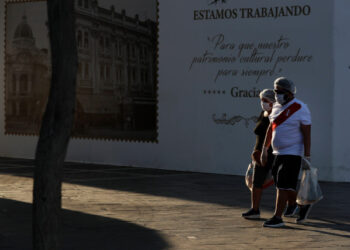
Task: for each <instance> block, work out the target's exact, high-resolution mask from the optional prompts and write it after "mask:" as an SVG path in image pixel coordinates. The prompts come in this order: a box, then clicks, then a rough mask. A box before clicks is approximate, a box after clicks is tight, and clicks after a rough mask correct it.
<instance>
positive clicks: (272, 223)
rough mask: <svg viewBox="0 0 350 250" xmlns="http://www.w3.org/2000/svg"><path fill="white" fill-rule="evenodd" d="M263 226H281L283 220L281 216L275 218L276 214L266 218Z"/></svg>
mask: <svg viewBox="0 0 350 250" xmlns="http://www.w3.org/2000/svg"><path fill="white" fill-rule="evenodd" d="M263 226H264V227H283V226H284V222H283V220H282V218H277V217H276V216H273V217H272V218H271V219H268V220H267V221H265V222H264V224H263Z"/></svg>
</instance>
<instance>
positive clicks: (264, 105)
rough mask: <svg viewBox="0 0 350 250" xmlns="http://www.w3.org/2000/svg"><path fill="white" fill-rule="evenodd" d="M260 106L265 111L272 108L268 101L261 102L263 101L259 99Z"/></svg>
mask: <svg viewBox="0 0 350 250" xmlns="http://www.w3.org/2000/svg"><path fill="white" fill-rule="evenodd" d="M261 108H262V110H264V111H267V112H269V111H271V109H272V107H271V106H270V103H268V102H263V101H261Z"/></svg>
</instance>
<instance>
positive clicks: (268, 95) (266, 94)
mask: <svg viewBox="0 0 350 250" xmlns="http://www.w3.org/2000/svg"><path fill="white" fill-rule="evenodd" d="M259 96H260V99H262V98H265V99H267V100H269V101H270V102H271V103H274V102H275V101H276V100H275V92H273V90H272V89H264V90H263V91H261V92H260V94H259Z"/></svg>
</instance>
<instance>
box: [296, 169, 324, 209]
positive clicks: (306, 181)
mask: <svg viewBox="0 0 350 250" xmlns="http://www.w3.org/2000/svg"><path fill="white" fill-rule="evenodd" d="M322 198H323V195H322V191H321V187H320V185H319V184H318V177H317V168H313V167H311V165H310V167H309V169H304V170H303V174H302V177H301V182H300V187H299V191H298V195H297V203H298V204H299V205H309V204H313V203H316V202H318V201H320V200H321V199H322Z"/></svg>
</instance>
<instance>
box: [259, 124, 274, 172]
mask: <svg viewBox="0 0 350 250" xmlns="http://www.w3.org/2000/svg"><path fill="white" fill-rule="evenodd" d="M271 138H272V126H271V123H270V125H269V127H268V128H267V131H266V136H265V141H264V145H263V149H262V154H261V159H260V162H261V165H262V166H265V165H266V163H267V158H268V152H267V150H268V149H269V147H270V145H271Z"/></svg>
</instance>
